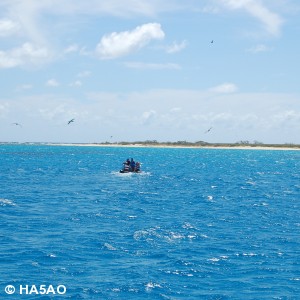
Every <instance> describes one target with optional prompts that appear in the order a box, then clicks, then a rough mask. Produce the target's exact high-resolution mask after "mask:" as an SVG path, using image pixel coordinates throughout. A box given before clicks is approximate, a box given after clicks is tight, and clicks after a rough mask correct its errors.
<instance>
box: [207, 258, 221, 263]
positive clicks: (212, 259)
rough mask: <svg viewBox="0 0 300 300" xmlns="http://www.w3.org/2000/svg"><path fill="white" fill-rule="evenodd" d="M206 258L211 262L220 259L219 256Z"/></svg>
mask: <svg viewBox="0 0 300 300" xmlns="http://www.w3.org/2000/svg"><path fill="white" fill-rule="evenodd" d="M208 260H209V261H212V262H217V261H219V260H220V258H217V257H213V258H209V259H208Z"/></svg>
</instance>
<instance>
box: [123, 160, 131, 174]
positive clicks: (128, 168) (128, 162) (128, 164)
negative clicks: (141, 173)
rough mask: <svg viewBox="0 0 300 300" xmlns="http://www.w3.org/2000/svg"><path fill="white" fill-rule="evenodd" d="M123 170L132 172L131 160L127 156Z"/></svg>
mask: <svg viewBox="0 0 300 300" xmlns="http://www.w3.org/2000/svg"><path fill="white" fill-rule="evenodd" d="M122 172H126V173H127V172H130V160H129V158H127V160H126V161H125V162H123V169H122Z"/></svg>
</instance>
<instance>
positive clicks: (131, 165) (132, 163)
mask: <svg viewBox="0 0 300 300" xmlns="http://www.w3.org/2000/svg"><path fill="white" fill-rule="evenodd" d="M130 168H131V171H132V172H135V161H134V160H133V158H132V159H131V161H130Z"/></svg>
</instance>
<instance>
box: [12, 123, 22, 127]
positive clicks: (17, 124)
mask: <svg viewBox="0 0 300 300" xmlns="http://www.w3.org/2000/svg"><path fill="white" fill-rule="evenodd" d="M11 125H16V126H20V127H23V126H22V125H21V124H20V123H16V122H15V123H12V124H11Z"/></svg>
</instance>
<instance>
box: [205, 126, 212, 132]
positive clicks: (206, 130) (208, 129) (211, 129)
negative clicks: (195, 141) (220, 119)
mask: <svg viewBox="0 0 300 300" xmlns="http://www.w3.org/2000/svg"><path fill="white" fill-rule="evenodd" d="M211 130H212V127H210V128H209V129H208V130H206V131H205V132H204V133H209V132H210V131H211Z"/></svg>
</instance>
